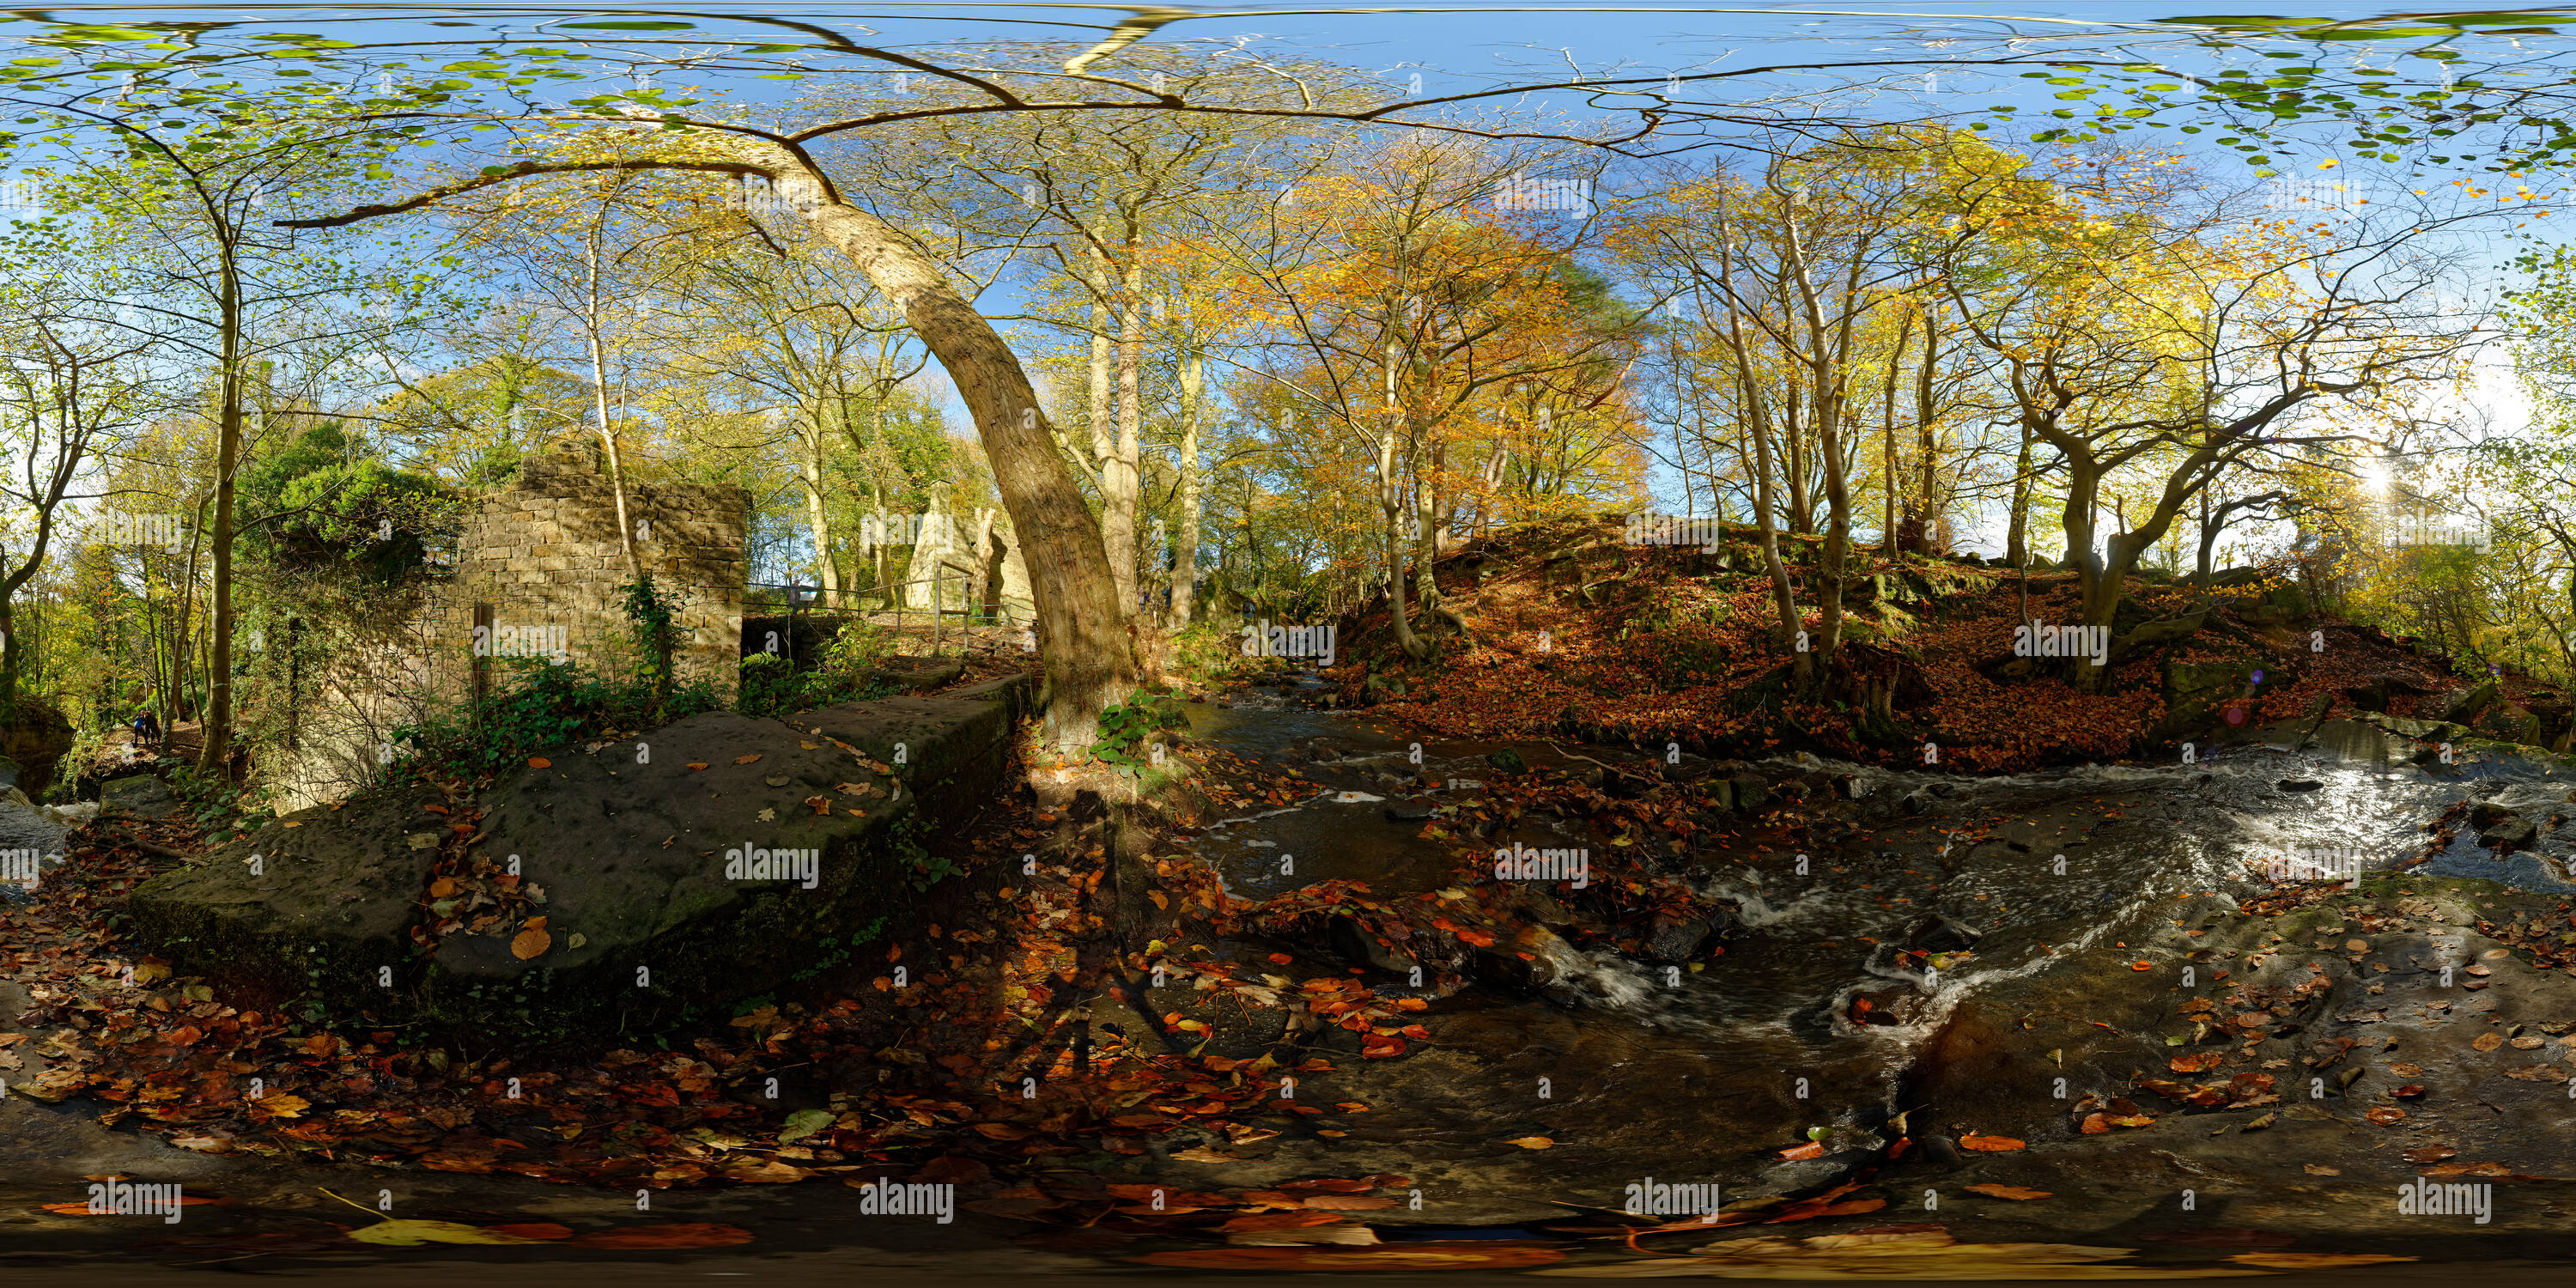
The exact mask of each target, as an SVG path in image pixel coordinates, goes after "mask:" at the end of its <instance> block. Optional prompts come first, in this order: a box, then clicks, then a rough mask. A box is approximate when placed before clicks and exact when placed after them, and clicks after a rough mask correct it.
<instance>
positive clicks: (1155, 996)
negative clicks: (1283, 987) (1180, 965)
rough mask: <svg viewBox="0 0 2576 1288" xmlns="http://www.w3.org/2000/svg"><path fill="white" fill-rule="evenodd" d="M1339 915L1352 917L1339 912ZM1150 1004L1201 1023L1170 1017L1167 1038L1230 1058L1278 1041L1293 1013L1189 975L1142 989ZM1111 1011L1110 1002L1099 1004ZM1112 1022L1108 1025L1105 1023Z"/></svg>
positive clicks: (1161, 1013) (1137, 1023)
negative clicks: (1191, 1025) (1183, 1023)
mask: <svg viewBox="0 0 2576 1288" xmlns="http://www.w3.org/2000/svg"><path fill="white" fill-rule="evenodd" d="M1334 920H1335V921H1345V920H1348V918H1343V917H1336V918H1334ZM1144 996H1145V1002H1146V1005H1147V1006H1148V1007H1149V1008H1150V1009H1151V1010H1152V1011H1153V1013H1154V1015H1155V1016H1157V1017H1168V1016H1170V1015H1172V1014H1174V1013H1175V1012H1177V1013H1179V1015H1180V1017H1181V1019H1182V1020H1183V1021H1195V1022H1196V1023H1197V1024H1198V1025H1199V1027H1197V1028H1188V1029H1185V1028H1180V1027H1178V1026H1177V1025H1175V1024H1171V1023H1169V1022H1168V1021H1167V1022H1166V1025H1165V1027H1164V1028H1163V1038H1164V1040H1165V1041H1167V1042H1169V1043H1171V1044H1172V1045H1174V1046H1177V1047H1179V1048H1180V1049H1182V1050H1191V1049H1195V1048H1197V1047H1199V1046H1200V1044H1202V1043H1204V1044H1205V1046H1206V1050H1205V1052H1204V1054H1207V1055H1219V1056H1224V1057H1226V1058H1227V1059H1231V1060H1248V1059H1251V1058H1253V1057H1256V1056H1259V1055H1260V1054H1261V1053H1263V1052H1265V1051H1268V1050H1269V1049H1270V1048H1272V1047H1274V1046H1277V1045H1278V1044H1279V1043H1280V1042H1281V1041H1282V1040H1284V1039H1286V1037H1287V1036H1288V1020H1289V1014H1288V1009H1287V1008H1286V1007H1280V1006H1260V1005H1255V1004H1253V1003H1251V1002H1249V1001H1246V1000H1244V999H1240V998H1238V997H1237V996H1235V995H1234V994H1233V992H1232V990H1229V989H1225V988H1199V987H1197V980H1196V978H1195V977H1193V976H1190V975H1179V976H1167V977H1166V982H1165V983H1164V985H1163V987H1161V988H1147V989H1145V990H1144ZM1099 1010H1100V1012H1102V1013H1108V1008H1105V1007H1103V1008H1099ZM1120 1018H1121V1019H1122V1020H1124V1021H1126V1022H1123V1023H1118V1024H1116V1025H1115V1027H1116V1028H1117V1029H1118V1030H1120V1031H1122V1032H1127V1031H1129V1030H1131V1029H1132V1030H1133V1032H1128V1033H1127V1035H1128V1036H1130V1037H1133V1036H1136V1034H1138V1033H1142V1032H1144V1031H1146V1024H1147V1021H1146V1020H1145V1018H1144V1017H1142V1016H1138V1015H1134V1014H1133V1013H1132V1012H1130V1013H1129V1014H1128V1015H1125V1016H1121V1017H1120ZM1104 1027H1109V1026H1104Z"/></svg>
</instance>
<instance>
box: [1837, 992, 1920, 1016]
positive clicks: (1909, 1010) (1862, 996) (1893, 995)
mask: <svg viewBox="0 0 2576 1288" xmlns="http://www.w3.org/2000/svg"><path fill="white" fill-rule="evenodd" d="M1922 1004H1923V998H1922V994H1920V993H1917V992H1915V991H1914V990H1912V989H1905V988H1891V989H1886V990H1884V991H1881V992H1876V993H1854V994H1852V999H1851V1003H1850V1004H1849V1005H1848V1006H1846V1007H1845V1008H1844V1010H1843V1016H1844V1018H1846V1019H1848V1020H1850V1021H1851V1022H1852V1023H1854V1024H1903V1023H1905V1022H1906V1021H1907V1020H1909V1019H1911V1018H1912V1017H1913V1014H1914V1011H1915V1008H1917V1007H1919V1006H1921V1005H1922Z"/></svg>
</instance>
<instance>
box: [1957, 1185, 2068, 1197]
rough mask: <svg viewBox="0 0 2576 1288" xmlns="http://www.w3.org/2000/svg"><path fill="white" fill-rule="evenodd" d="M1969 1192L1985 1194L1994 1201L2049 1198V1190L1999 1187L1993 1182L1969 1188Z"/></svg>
mask: <svg viewBox="0 0 2576 1288" xmlns="http://www.w3.org/2000/svg"><path fill="white" fill-rule="evenodd" d="M1967 1191H1968V1192H1969V1193H1970V1194H1983V1195H1985V1196H1986V1197H1988V1198H1993V1199H2021V1200H2029V1199H2044V1198H2047V1197H2048V1196H2049V1191H2047V1190H2034V1189H2030V1188H2028V1187H2026V1186H2020V1185H1998V1184H1995V1183H1993V1182H1991V1181H1989V1182H1986V1183H1984V1184H1980V1185H1971V1186H1968V1187H1967Z"/></svg>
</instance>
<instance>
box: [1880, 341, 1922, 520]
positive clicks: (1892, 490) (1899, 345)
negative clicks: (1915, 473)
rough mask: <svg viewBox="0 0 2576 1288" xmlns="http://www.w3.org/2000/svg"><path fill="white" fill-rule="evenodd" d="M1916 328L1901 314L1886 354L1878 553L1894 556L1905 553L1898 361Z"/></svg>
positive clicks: (1903, 355)
mask: <svg viewBox="0 0 2576 1288" xmlns="http://www.w3.org/2000/svg"><path fill="white" fill-rule="evenodd" d="M1913 328H1914V314H1913V313H1911V312H1907V313H1904V314H1902V315H1900V316H1899V318H1898V321H1897V327H1896V347H1895V348H1894V349H1891V350H1889V351H1888V355H1887V396H1886V399H1885V401H1886V404H1887V418H1886V423H1885V425H1884V426H1883V427H1882V432H1881V436H1880V443H1879V447H1880V450H1881V451H1882V452H1883V453H1885V456H1884V458H1883V460H1882V461H1881V463H1882V464H1883V465H1884V466H1885V467H1886V473H1885V475H1884V478H1885V486H1886V488H1887V496H1886V498H1885V500H1886V502H1887V505H1886V517H1885V523H1886V526H1885V527H1884V528H1882V529H1881V530H1880V531H1881V534H1882V535H1881V536H1880V538H1879V544H1880V546H1881V549H1880V551H1879V553H1880V554H1882V555H1884V556H1886V557H1888V558H1891V559H1893V558H1897V557H1899V556H1900V555H1902V554H1903V551H1901V550H1899V549H1898V546H1897V540H1896V494H1897V492H1899V491H1900V490H1901V489H1900V488H1898V486H1897V483H1896V365H1897V363H1899V362H1900V361H1902V360H1903V359H1904V357H1905V341H1906V339H1907V338H1908V335H1909V333H1910V332H1911V331H1912V330H1913Z"/></svg>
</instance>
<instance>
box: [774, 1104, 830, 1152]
mask: <svg viewBox="0 0 2576 1288" xmlns="http://www.w3.org/2000/svg"><path fill="white" fill-rule="evenodd" d="M832 1118H833V1114H832V1111H831V1110H829V1109H799V1110H797V1111H796V1112H795V1113H792V1114H789V1115H787V1125H786V1126H784V1127H781V1128H779V1129H778V1143H779V1144H781V1145H785V1144H788V1143H789V1142H791V1141H799V1140H803V1139H805V1138H806V1137H808V1136H811V1135H813V1134H814V1133H816V1132H818V1131H822V1130H825V1129H826V1128H829V1127H830V1126H831V1125H832Z"/></svg>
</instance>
